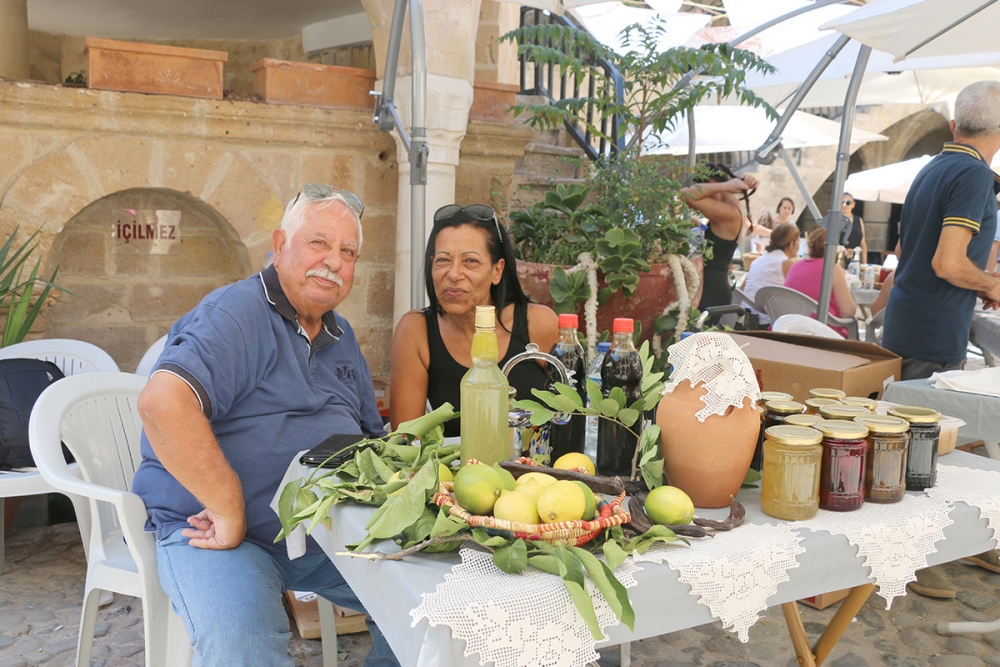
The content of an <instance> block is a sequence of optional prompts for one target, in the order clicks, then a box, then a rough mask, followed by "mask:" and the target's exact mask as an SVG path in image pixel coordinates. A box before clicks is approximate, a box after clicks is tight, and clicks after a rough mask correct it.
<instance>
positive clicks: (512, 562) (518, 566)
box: [493, 540, 528, 574]
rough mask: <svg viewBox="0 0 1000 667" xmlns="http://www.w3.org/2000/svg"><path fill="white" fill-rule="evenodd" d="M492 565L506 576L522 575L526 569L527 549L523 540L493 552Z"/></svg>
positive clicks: (515, 541)
mask: <svg viewBox="0 0 1000 667" xmlns="http://www.w3.org/2000/svg"><path fill="white" fill-rule="evenodd" d="M493 564H494V565H496V566H497V567H498V568H499V569H500V570H501V571H503V572H506V573H507V574H522V573H523V572H524V571H525V570H527V569H528V547H527V546H526V545H525V544H524V540H514V543H513V544H510V545H508V546H504V547H501V548H499V549H497V550H496V551H494V552H493Z"/></svg>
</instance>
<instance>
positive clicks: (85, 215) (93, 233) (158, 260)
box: [46, 188, 251, 371]
mask: <svg viewBox="0 0 1000 667" xmlns="http://www.w3.org/2000/svg"><path fill="white" fill-rule="evenodd" d="M123 230H124V233H123ZM109 232H110V233H109ZM49 263H50V264H51V265H56V264H58V265H59V275H58V277H57V280H56V282H57V283H58V284H59V285H60V286H62V287H64V288H65V289H66V290H68V291H69V292H71V293H72V294H73V295H75V296H73V295H68V294H64V295H62V296H61V298H60V299H59V301H58V303H56V304H55V305H54V306H53V307H52V309H51V311H50V312H49V314H48V317H47V327H46V336H47V337H49V338H74V339H78V340H86V341H88V342H91V343H94V344H95V345H98V346H99V347H101V348H103V349H105V350H106V351H107V352H108V353H109V354H111V356H112V357H114V358H115V360H116V361H117V362H118V364H119V366H120V367H121V368H122V369H123V370H126V371H131V370H133V369H134V368H135V366H136V364H137V363H138V362H139V359H140V358H141V357H142V354H143V352H145V350H146V349H147V348H148V347H149V346H150V345H151V344H152V343H153V342H154V341H155V340H156V339H157V338H159V337H160V336H162V335H163V334H164V333H166V332H167V330H168V329H169V328H170V325H171V324H173V322H174V321H176V320H177V318H179V317H180V316H181V315H183V314H184V313H186V312H187V311H188V310H190V309H191V308H192V307H193V306H194V305H196V304H197V303H198V301H200V300H201V299H202V298H203V297H204V296H205V295H206V294H208V293H209V292H211V291H212V290H214V289H216V288H217V287H221V286H222V285H226V284H229V283H232V282H235V281H237V280H239V279H241V278H244V277H246V276H247V275H249V274H250V272H251V266H250V259H249V256H248V253H247V249H246V246H245V245H244V244H243V242H242V241H241V240H240V238H239V236H238V235H237V233H236V231H235V230H234V229H233V227H232V226H231V225H230V224H229V223H228V222H227V221H226V219H225V218H223V217H222V216H221V215H220V214H219V213H218V212H217V211H216V210H215V209H213V208H212V207H211V206H209V205H207V204H205V203H204V202H203V201H201V200H199V199H197V198H195V197H192V196H191V195H188V194H185V193H180V192H177V191H174V190H168V189H164V188H132V189H128V190H123V191H121V192H116V193H114V194H111V195H108V196H106V197H102V198H100V199H98V200H97V201H95V202H93V203H91V204H89V205H88V206H86V207H84V208H83V210H81V211H80V212H79V213H77V214H76V215H74V216H73V218H72V219H71V220H70V221H69V222H67V223H66V225H65V226H64V227H63V229H62V230H61V231H60V232H59V233H58V234H57V235H56V237H55V240H54V241H53V244H52V250H51V252H50V254H49Z"/></svg>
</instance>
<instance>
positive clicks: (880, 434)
mask: <svg viewBox="0 0 1000 667" xmlns="http://www.w3.org/2000/svg"><path fill="white" fill-rule="evenodd" d="M854 421H856V422H858V423H859V424H862V425H863V426H867V427H868V438H867V440H868V459H867V461H866V462H865V500H869V501H871V502H873V503H898V502H899V501H900V500H902V499H903V496H904V495H906V452H907V449H908V445H909V444H910V436H909V434H908V433H907V431H908V430H909V428H910V424H909V422H907V421H906V420H905V419H900V418H899V417H890V416H888V415H868V416H867V417H855V418H854Z"/></svg>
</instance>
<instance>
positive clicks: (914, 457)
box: [889, 405, 941, 491]
mask: <svg viewBox="0 0 1000 667" xmlns="http://www.w3.org/2000/svg"><path fill="white" fill-rule="evenodd" d="M889 414H890V415H892V416H893V417H900V418H902V419H905V420H906V421H907V422H909V424H910V448H909V451H908V453H907V455H906V488H907V489H908V490H910V491H923V490H924V489H929V488H931V487H932V486H934V484H935V482H937V459H938V440H940V439H941V425H940V424H938V422H939V421H940V420H941V413H940V412H938V411H937V410H931V409H930V408H921V407H916V406H912V405H897V406H896V407H894V408H889Z"/></svg>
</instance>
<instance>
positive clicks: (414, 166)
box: [409, 0, 429, 310]
mask: <svg viewBox="0 0 1000 667" xmlns="http://www.w3.org/2000/svg"><path fill="white" fill-rule="evenodd" d="M409 1H410V44H411V49H412V52H413V55H412V57H413V110H412V120H411V121H410V136H411V137H412V144H411V146H410V308H413V309H415V310H416V309H418V308H423V306H424V274H423V273H422V272H421V271H420V259H421V257H422V256H423V254H424V253H423V250H424V244H425V243H426V239H427V233H426V227H425V224H426V218H427V154H428V152H429V149H428V146H427V120H426V117H427V41H426V35H425V32H424V0H409Z"/></svg>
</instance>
